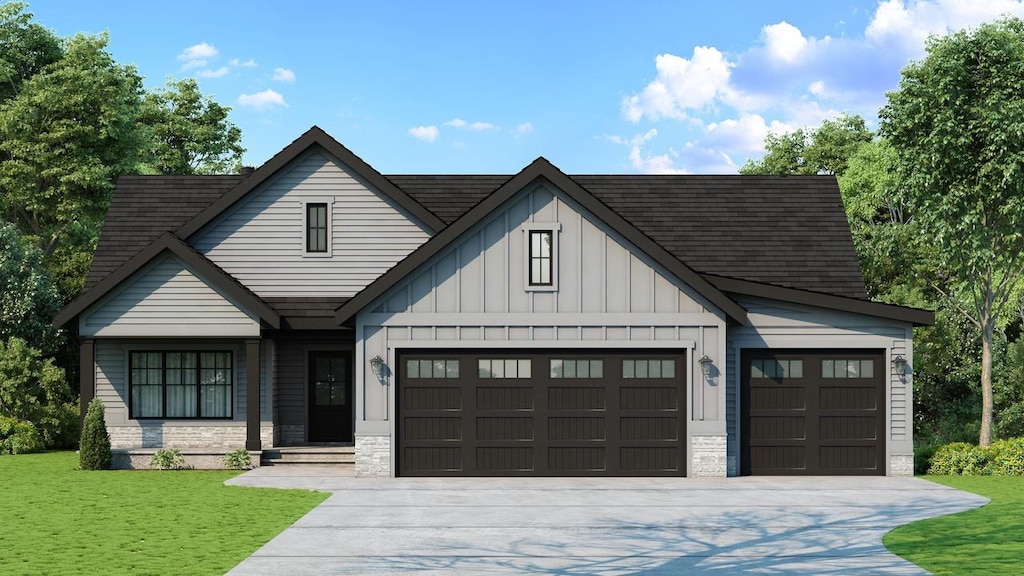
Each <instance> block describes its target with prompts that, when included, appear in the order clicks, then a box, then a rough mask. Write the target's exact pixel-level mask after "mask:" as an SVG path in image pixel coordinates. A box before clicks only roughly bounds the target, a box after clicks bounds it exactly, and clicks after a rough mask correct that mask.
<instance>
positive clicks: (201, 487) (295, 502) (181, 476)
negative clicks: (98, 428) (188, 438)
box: [0, 452, 328, 575]
mask: <svg viewBox="0 0 1024 576" xmlns="http://www.w3.org/2000/svg"><path fill="white" fill-rule="evenodd" d="M77 466H78V457H77V454H76V453H74V452H52V453H47V454H26V455H19V456H0V551H2V552H0V574H4V575H12V574H48V575H49V574H104V575H107V574H161V575H163V574H189V575H192V574H223V573H225V572H227V571H228V570H230V569H231V568H232V567H234V566H235V565H236V564H238V563H239V562H241V561H242V560H243V559H244V558H245V557H246V556H248V555H250V554H252V553H253V552H255V551H256V549H258V548H259V547H260V546H262V545H263V544H265V543H266V542H268V541H269V540H270V539H271V538H273V537H274V536H276V535H277V534H279V533H280V532H281V531H282V530H284V529H285V528H287V527H288V526H290V525H291V524H292V523H293V522H295V521H296V520H298V519H299V518H300V517H302V516H303V515H304V514H305V513H306V512H308V511H309V510H311V509H312V508H313V507H315V506H316V505H317V504H319V503H320V502H322V501H323V500H324V499H326V498H327V496H328V495H327V494H323V493H317V492H308V491H299V490H273V489H263V488H242V487H235V486H224V484H223V483H224V481H225V480H227V479H228V478H231V477H232V476H235V475H237V474H239V472H237V471H199V470H196V471H191V470H190V471H139V470H121V471H101V472H85V471H81V470H76V468H77Z"/></svg>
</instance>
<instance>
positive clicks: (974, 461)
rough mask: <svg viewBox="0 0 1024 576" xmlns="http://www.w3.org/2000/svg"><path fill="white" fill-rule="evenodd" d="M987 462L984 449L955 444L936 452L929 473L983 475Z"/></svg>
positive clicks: (970, 445) (965, 444)
mask: <svg viewBox="0 0 1024 576" xmlns="http://www.w3.org/2000/svg"><path fill="white" fill-rule="evenodd" d="M986 460H987V458H986V454H985V450H984V449H983V448H981V447H979V446H975V445H974V444H968V443H966V442H953V443H952V444H946V445H945V446H940V447H939V448H938V449H937V450H936V451H935V454H934V455H933V456H932V467H931V468H930V469H929V470H928V473H929V474H938V475H942V476H976V475H979V474H982V473H983V471H984V469H985V462H986Z"/></svg>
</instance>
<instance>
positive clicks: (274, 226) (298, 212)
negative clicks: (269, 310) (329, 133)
mask: <svg viewBox="0 0 1024 576" xmlns="http://www.w3.org/2000/svg"><path fill="white" fill-rule="evenodd" d="M303 201H308V202H327V203H328V205H329V207H330V218H329V224H330V229H331V256H330V257H326V258H319V257H317V258H306V257H303V249H304V234H305V228H304V226H305V214H304V213H303ZM428 238H429V235H428V233H427V232H426V231H425V230H424V229H423V228H421V227H420V226H419V225H417V224H416V223H414V222H413V220H412V217H411V216H410V215H408V214H406V213H405V212H404V211H403V210H401V209H399V208H398V207H396V206H394V205H392V204H391V203H390V202H389V201H387V200H385V199H384V197H383V196H382V195H380V194H378V193H377V192H375V191H372V190H371V189H370V188H369V185H368V184H367V183H365V182H363V181H362V180H360V179H357V178H355V177H353V176H352V175H351V174H350V173H349V172H348V171H347V170H346V168H345V167H344V166H340V165H338V164H337V163H335V162H334V161H331V160H329V159H328V158H326V157H325V156H323V155H321V154H318V153H310V154H307V155H305V156H303V157H301V158H299V159H298V160H297V161H296V162H295V164H294V165H293V166H292V167H291V168H290V169H287V171H286V172H285V173H283V174H281V175H280V176H278V177H276V178H274V179H272V180H271V181H270V182H269V183H268V184H265V185H264V187H263V188H262V189H257V190H256V191H254V192H252V193H250V194H249V197H248V198H247V199H246V200H245V201H244V203H242V204H240V205H238V206H235V207H234V208H232V209H231V210H229V211H228V212H227V214H226V215H225V216H224V217H222V218H221V219H219V220H217V221H215V222H214V223H213V224H211V225H210V226H208V227H207V228H206V229H205V230H203V231H201V232H200V233H199V235H198V236H197V237H196V238H195V239H193V245H194V246H195V247H196V249H197V250H198V251H200V252H201V253H203V254H205V255H206V256H207V257H208V258H210V259H211V260H213V261H214V262H215V263H217V264H218V265H219V266H220V267H221V268H223V269H224V270H225V271H227V272H228V273H229V274H231V275H232V276H234V277H235V278H236V279H238V280H239V281H240V282H241V283H242V284H244V285H246V286H247V287H248V288H249V289H250V290H252V291H253V292H255V293H256V294H258V295H260V296H268V297H281V296H338V297H347V296H352V295H354V294H355V293H357V292H359V291H360V290H362V289H363V288H364V287H366V285H368V284H369V283H370V282H372V281H374V280H376V279H377V277H379V276H380V275H381V274H383V273H384V272H386V271H387V270H389V269H390V268H391V267H392V266H394V264H395V263H397V262H398V261H399V260H401V259H403V258H405V257H406V256H407V255H408V254H409V253H410V252H412V251H413V250H415V249H416V248H418V247H419V246H420V245H421V244H422V243H423V242H425V241H426V240H427V239H428Z"/></svg>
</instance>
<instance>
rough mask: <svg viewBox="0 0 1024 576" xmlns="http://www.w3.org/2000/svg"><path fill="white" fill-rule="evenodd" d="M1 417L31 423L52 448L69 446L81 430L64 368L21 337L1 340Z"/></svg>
mask: <svg viewBox="0 0 1024 576" xmlns="http://www.w3.org/2000/svg"><path fill="white" fill-rule="evenodd" d="M0 416H6V417H8V418H13V419H15V420H20V421H25V422H30V423H31V424H32V425H33V426H35V428H36V430H38V431H39V434H40V436H41V437H42V438H43V440H44V443H45V444H46V446H47V447H48V448H54V447H64V446H66V445H67V443H68V441H69V437H72V436H74V435H75V434H74V432H75V431H77V430H76V429H77V427H78V417H77V416H78V415H77V411H76V410H75V407H74V403H73V402H72V395H71V391H70V390H69V389H68V386H67V383H66V382H65V381H64V371H63V370H61V369H60V368H58V367H56V366H54V365H53V362H52V361H50V360H47V359H44V358H43V357H42V354H40V352H39V351H38V350H36V349H34V348H32V347H31V346H29V345H28V343H27V342H25V341H24V340H22V339H21V338H11V339H9V340H7V341H6V342H4V341H2V340H0Z"/></svg>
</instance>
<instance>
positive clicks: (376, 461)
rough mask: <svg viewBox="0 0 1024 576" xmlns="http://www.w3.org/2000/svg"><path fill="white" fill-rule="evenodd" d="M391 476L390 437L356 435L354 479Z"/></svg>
mask: <svg viewBox="0 0 1024 576" xmlns="http://www.w3.org/2000/svg"><path fill="white" fill-rule="evenodd" d="M390 476H391V436H365V435H356V477H357V478H389V477H390Z"/></svg>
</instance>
